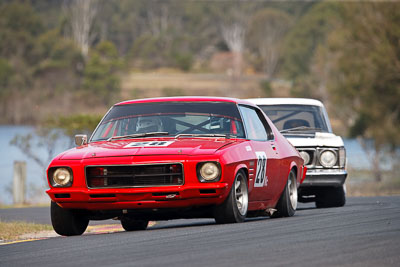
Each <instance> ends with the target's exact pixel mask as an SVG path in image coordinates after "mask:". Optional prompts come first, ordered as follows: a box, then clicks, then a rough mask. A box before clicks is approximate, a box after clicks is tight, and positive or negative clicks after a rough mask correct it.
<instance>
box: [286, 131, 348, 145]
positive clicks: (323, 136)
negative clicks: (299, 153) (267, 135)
mask: <svg viewBox="0 0 400 267" xmlns="http://www.w3.org/2000/svg"><path fill="white" fill-rule="evenodd" d="M286 138H287V140H288V141H289V142H290V143H291V144H292V145H293V146H295V147H317V146H318V147H341V146H344V144H343V140H342V138H341V137H340V136H337V135H335V134H333V133H319V132H317V133H315V135H312V136H300V135H299V136H296V135H290V136H287V137H286Z"/></svg>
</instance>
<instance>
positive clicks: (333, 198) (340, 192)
mask: <svg viewBox="0 0 400 267" xmlns="http://www.w3.org/2000/svg"><path fill="white" fill-rule="evenodd" d="M345 204H346V187H345V185H343V186H340V187H329V188H325V189H324V190H321V191H320V192H319V193H318V194H317V198H316V201H315V205H316V206H317V208H332V207H343V206H344V205H345Z"/></svg>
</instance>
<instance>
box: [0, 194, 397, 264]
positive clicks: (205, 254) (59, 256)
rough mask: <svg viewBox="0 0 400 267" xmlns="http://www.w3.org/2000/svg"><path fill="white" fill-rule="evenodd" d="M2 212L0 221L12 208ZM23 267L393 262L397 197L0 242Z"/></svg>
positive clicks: (3, 256)
mask: <svg viewBox="0 0 400 267" xmlns="http://www.w3.org/2000/svg"><path fill="white" fill-rule="evenodd" d="M29 210H30V209H29ZM4 211H6V210H0V218H1V220H5V219H6V217H9V216H10V214H11V213H12V212H11V211H8V215H6V213H7V212H4ZM21 211H22V213H24V214H25V215H27V216H29V211H28V209H22V210H21V209H20V212H21ZM40 211H43V212H47V214H48V210H46V208H38V209H36V210H33V212H34V213H35V214H36V216H37V217H40V216H39V213H40ZM14 216H16V215H14ZM47 216H48V215H47ZM27 220H28V219H27ZM27 265H29V266H161V265H163V266H202V267H203V266H296V267H297V266H400V196H396V197H365V198H349V199H348V203H347V204H346V206H344V207H342V208H330V209H316V208H314V207H313V205H300V207H299V210H298V211H297V212H296V215H295V216H294V217H291V218H280V219H269V218H256V219H251V220H247V221H246V222H245V223H241V224H231V225H216V224H215V223H214V222H213V220H204V219H203V220H175V221H169V222H161V223H158V224H156V225H155V226H153V227H151V228H150V229H148V230H146V231H139V232H116V233H112V234H88V235H83V236H77V237H54V238H49V239H45V240H38V241H32V242H24V243H17V244H10V245H2V246H0V266H27Z"/></svg>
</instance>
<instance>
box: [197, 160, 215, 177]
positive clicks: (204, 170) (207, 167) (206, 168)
mask: <svg viewBox="0 0 400 267" xmlns="http://www.w3.org/2000/svg"><path fill="white" fill-rule="evenodd" d="M200 175H201V178H203V179H204V180H206V181H212V180H215V179H217V178H218V176H219V168H218V165H217V164H216V163H214V162H207V163H204V164H203V166H201V168H200Z"/></svg>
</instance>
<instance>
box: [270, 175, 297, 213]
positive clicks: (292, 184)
mask: <svg viewBox="0 0 400 267" xmlns="http://www.w3.org/2000/svg"><path fill="white" fill-rule="evenodd" d="M275 208H276V209H277V211H276V212H275V213H273V214H272V215H271V218H279V217H291V216H293V215H294V213H295V212H296V208H297V181H296V174H295V173H294V171H293V170H292V171H290V173H289V177H288V179H287V182H286V186H285V189H284V190H283V192H282V195H281V197H280V198H279V201H278V204H276V207H275Z"/></svg>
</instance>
